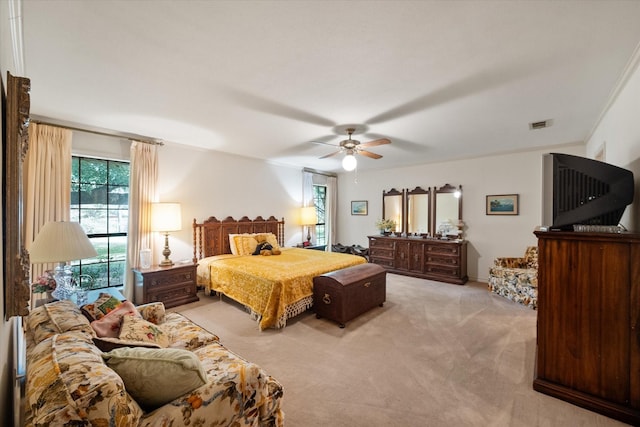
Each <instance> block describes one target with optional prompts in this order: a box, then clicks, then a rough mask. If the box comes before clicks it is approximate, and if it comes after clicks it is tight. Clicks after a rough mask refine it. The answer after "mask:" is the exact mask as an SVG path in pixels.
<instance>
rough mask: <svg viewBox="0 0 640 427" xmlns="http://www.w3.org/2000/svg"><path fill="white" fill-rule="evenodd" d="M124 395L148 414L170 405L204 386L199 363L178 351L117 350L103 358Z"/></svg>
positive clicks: (183, 352) (205, 377) (185, 351)
mask: <svg viewBox="0 0 640 427" xmlns="http://www.w3.org/2000/svg"><path fill="white" fill-rule="evenodd" d="M102 357H103V359H104V360H105V363H106V364H107V365H108V366H109V367H110V368H111V369H113V370H114V371H116V373H117V374H118V375H119V376H120V378H122V381H124V385H125V388H126V390H127V392H128V393H129V394H130V395H131V397H133V398H134V399H135V400H136V402H138V404H140V405H141V406H143V407H145V408H146V409H147V410H149V409H154V408H157V407H159V406H162V405H164V404H166V403H169V402H171V401H172V400H174V399H177V398H178V397H180V396H182V395H184V394H186V393H189V392H190V391H193V390H195V389H196V388H198V387H201V386H203V385H205V384H206V382H207V373H206V372H205V370H204V368H203V367H202V364H201V363H200V359H198V356H196V355H195V354H194V353H192V352H190V351H189V350H183V349H177V348H161V349H150V348H142V347H138V348H119V349H117V350H113V351H111V352H109V353H104V354H103V355H102Z"/></svg>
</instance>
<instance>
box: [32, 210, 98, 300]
mask: <svg viewBox="0 0 640 427" xmlns="http://www.w3.org/2000/svg"><path fill="white" fill-rule="evenodd" d="M95 256H98V253H97V252H96V250H95V248H94V247H93V245H92V244H91V241H90V240H89V238H88V237H87V234H86V233H85V232H84V230H83V229H82V227H81V226H80V224H78V223H77V222H67V221H52V222H48V223H46V224H45V225H44V227H42V229H41V230H40V232H39V233H38V235H37V236H36V239H35V240H34V241H33V243H32V244H31V248H30V249H29V258H30V261H31V263H32V264H44V263H49V262H57V263H59V264H58V265H57V266H56V268H55V271H54V275H53V277H54V279H55V281H56V289H55V290H54V291H53V293H52V294H51V295H52V296H53V297H54V298H56V299H59V300H63V299H70V298H71V296H72V295H73V293H74V292H75V289H74V287H73V285H72V283H71V282H72V280H71V279H72V270H71V266H70V265H68V264H67V262H68V261H74V260H78V259H85V258H92V257H95Z"/></svg>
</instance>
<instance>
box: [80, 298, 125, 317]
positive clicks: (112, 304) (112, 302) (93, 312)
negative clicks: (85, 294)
mask: <svg viewBox="0 0 640 427" xmlns="http://www.w3.org/2000/svg"><path fill="white" fill-rule="evenodd" d="M120 304H122V301H120V300H119V299H118V298H116V297H114V296H113V295H111V294H109V293H106V292H102V293H100V296H99V297H98V299H96V300H95V301H94V302H92V303H89V304H85V305H83V306H82V307H80V310H81V311H82V314H84V315H85V316H87V319H89V321H90V322H92V321H94V320H100V319H102V318H103V317H104V316H106V315H107V314H108V313H109V312H110V311H113V310H115V309H116V308H118V306H120Z"/></svg>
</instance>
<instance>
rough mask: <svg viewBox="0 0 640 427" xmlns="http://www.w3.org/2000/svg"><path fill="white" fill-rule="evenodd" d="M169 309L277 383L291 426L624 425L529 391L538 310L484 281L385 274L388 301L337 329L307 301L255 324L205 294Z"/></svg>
mask: <svg viewBox="0 0 640 427" xmlns="http://www.w3.org/2000/svg"><path fill="white" fill-rule="evenodd" d="M173 311H178V312H180V313H183V314H184V315H186V316H187V317H189V318H190V319H191V320H193V321H195V322H196V323H198V324H200V325H201V326H203V327H205V328H207V329H208V330H210V331H212V332H214V333H216V334H217V335H218V336H219V337H220V340H221V342H222V344H224V345H225V346H227V347H228V348H229V349H230V350H232V351H234V352H236V353H238V354H240V355H241V356H243V357H244V358H246V359H248V360H250V361H252V362H255V363H258V364H259V365H260V366H262V367H263V368H264V369H265V370H266V371H267V372H268V373H269V374H271V375H273V376H274V377H275V378H276V379H278V381H280V382H281V383H282V384H283V386H284V403H283V406H284V411H285V424H286V425H287V426H288V427H298V426H299V427H314V426H344V427H360V426H402V427H406V426H433V427H439V426H447V427H449V426H456V427H464V426H496V427H497V426H538V427H545V426H548V427H554V426H572V427H573V426H622V425H624V424H622V423H619V422H617V421H615V420H612V419H610V418H607V417H604V416H602V415H598V414H596V413H594V412H591V411H587V410H585V409H581V408H579V407H577V406H574V405H571V404H569V403H566V402H563V401H561V400H558V399H555V398H552V397H549V396H546V395H543V394H541V393H538V392H536V391H534V390H533V388H532V385H531V384H532V381H533V369H534V363H535V340H536V312H535V311H533V310H531V309H529V308H526V307H522V306H520V305H518V304H516V303H513V302H511V301H509V300H507V299H504V298H502V297H499V296H496V295H495V294H492V293H490V292H488V291H487V288H486V284H485V283H468V284H467V285H465V286H457V285H451V284H446V283H439V282H433V281H429V280H422V279H415V278H411V277H404V276H399V275H394V274H389V275H388V276H387V302H386V303H385V305H384V307H382V308H375V309H373V310H372V311H369V312H368V313H366V314H364V315H362V316H360V317H358V318H357V319H355V320H353V321H351V322H349V323H348V324H347V326H346V328H344V329H340V328H339V327H338V326H337V324H335V323H332V322H330V321H328V320H325V319H316V317H315V314H314V313H312V312H310V311H309V312H306V313H304V314H302V315H300V316H298V317H296V318H295V319H292V320H290V321H289V323H288V324H287V327H286V328H284V329H280V330H275V329H270V330H267V331H263V332H260V331H259V330H258V327H257V324H256V323H255V322H254V321H252V320H251V318H250V316H249V314H248V313H246V312H245V311H244V310H243V308H242V307H240V306H239V305H238V304H236V303H234V302H233V301H230V300H229V299H227V298H224V299H223V300H222V301H221V300H220V299H219V298H218V297H209V296H204V295H202V294H200V301H199V302H195V303H192V304H188V305H183V306H181V307H176V308H175V309H173Z"/></svg>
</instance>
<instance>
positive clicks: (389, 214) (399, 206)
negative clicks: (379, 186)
mask: <svg viewBox="0 0 640 427" xmlns="http://www.w3.org/2000/svg"><path fill="white" fill-rule="evenodd" d="M403 202H404V190H402V191H398V190H396V189H395V188H392V189H391V190H389V191H384V190H383V191H382V218H384V219H392V220H394V221H395V222H396V228H395V229H394V230H391V231H393V232H394V233H402V232H403V230H404V223H403V219H404V203H403Z"/></svg>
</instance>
